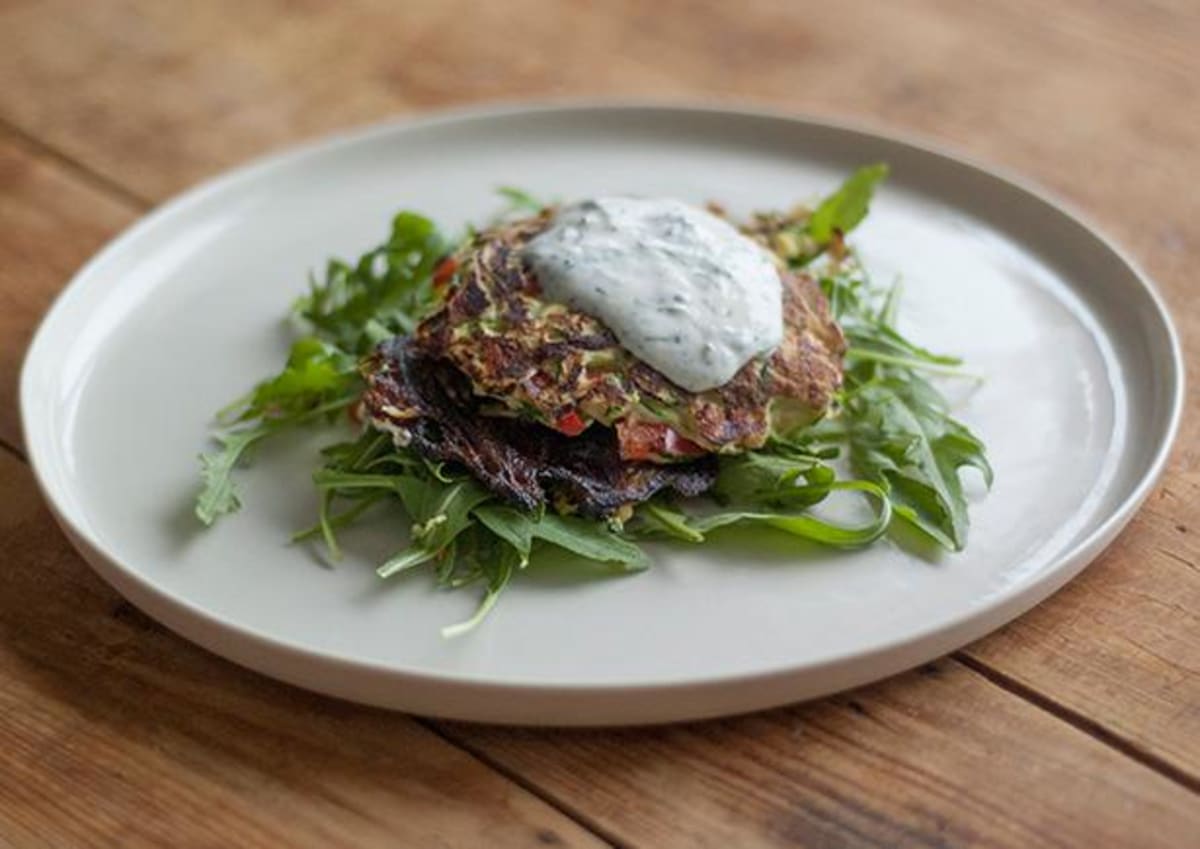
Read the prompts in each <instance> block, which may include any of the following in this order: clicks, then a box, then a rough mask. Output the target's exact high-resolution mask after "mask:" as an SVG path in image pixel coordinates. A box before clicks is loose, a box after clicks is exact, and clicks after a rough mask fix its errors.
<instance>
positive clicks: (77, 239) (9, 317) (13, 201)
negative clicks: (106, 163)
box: [0, 130, 133, 446]
mask: <svg viewBox="0 0 1200 849" xmlns="http://www.w3.org/2000/svg"><path fill="white" fill-rule="evenodd" d="M0 187H3V190H2V191H0V399H3V400H2V401H0V442H4V443H7V444H8V445H10V446H15V445H18V444H19V443H20V441H21V426H20V423H19V421H18V414H17V404H16V396H17V379H18V376H19V372H20V367H21V360H22V359H23V357H24V355H25V349H26V347H28V345H29V340H30V338H31V337H32V336H33V331H34V329H35V328H36V326H37V322H38V320H39V319H40V318H41V316H42V313H43V312H45V310H46V308H47V307H48V306H49V305H50V302H51V300H53V298H54V296H55V295H56V294H57V293H58V291H59V289H61V288H62V286H63V285H64V284H65V283H66V282H67V280H68V279H70V276H71V274H72V273H73V272H74V271H75V269H76V268H78V267H79V266H80V265H81V264H82V263H83V262H84V261H85V260H86V259H87V258H88V257H89V256H90V255H91V254H93V253H95V252H96V251H97V250H98V249H99V248H100V246H101V245H103V244H104V243H105V242H106V241H108V239H110V238H112V236H113V235H114V234H115V233H116V232H117V231H118V230H120V229H121V228H122V227H124V226H125V225H126V224H127V223H128V222H129V221H130V220H132V218H133V213H132V212H131V211H130V208H129V207H128V205H126V204H124V203H122V202H120V201H118V200H114V199H113V198H112V197H111V196H110V195H109V194H107V193H105V192H103V191H101V190H100V189H98V188H96V187H95V186H92V185H89V184H88V183H86V182H84V181H81V180H79V179H78V178H76V177H73V176H71V175H70V174H68V173H66V172H65V171H64V170H63V167H62V165H61V164H60V163H58V162H56V161H53V160H50V159H47V158H46V157H44V156H39V155H37V154H36V153H35V152H33V151H32V150H31V149H30V147H29V146H28V145H27V144H24V143H22V142H20V141H19V140H18V139H16V138H15V137H13V136H12V135H11V134H8V133H5V132H4V131H2V130H0Z"/></svg>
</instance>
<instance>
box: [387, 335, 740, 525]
mask: <svg viewBox="0 0 1200 849" xmlns="http://www.w3.org/2000/svg"><path fill="white" fill-rule="evenodd" d="M363 376H364V378H365V379H366V382H367V391H366V393H365V394H364V395H363V408H364V411H365V414H366V417H367V419H368V420H369V421H370V422H371V424H372V425H373V426H374V427H376V428H377V429H379V430H383V431H386V432H388V433H391V434H392V435H393V437H394V438H395V439H396V440H397V442H398V443H399V444H402V445H407V446H411V447H413V448H415V449H416V450H417V451H418V452H420V453H421V455H422V456H424V457H426V458H428V459H430V460H434V461H443V462H450V463H456V464H459V465H461V466H463V467H464V468H465V469H467V471H469V472H470V473H471V474H472V475H473V476H474V477H475V478H476V479H477V480H479V481H480V482H481V483H482V484H483V485H484V486H486V487H487V488H488V489H490V490H491V491H492V492H495V493H496V494H497V495H499V496H501V497H502V498H504V499H505V500H506V501H509V502H510V503H512V504H515V505H517V506H519V507H522V508H524V509H526V510H535V509H537V508H539V507H540V506H542V505H543V504H546V503H547V502H549V503H551V504H552V505H553V506H554V507H555V508H556V509H558V510H559V512H578V513H580V514H582V515H585V516H589V517H608V516H612V515H614V514H616V515H619V514H620V511H621V508H622V507H624V506H626V505H631V504H636V503H639V502H641V501H645V500H646V499H648V498H650V496H652V495H654V494H655V493H656V492H659V491H660V490H663V489H672V490H674V491H675V492H677V493H679V494H680V495H684V496H694V495H700V494H701V493H703V492H705V491H707V490H708V489H709V488H710V487H711V486H712V485H713V482H714V481H715V480H716V462H715V459H714V458H712V457H706V458H703V459H700V460H696V461H693V462H688V463H679V464H674V465H669V466H663V465H656V464H653V463H634V462H628V461H624V460H622V459H621V457H620V454H619V451H618V448H617V442H616V436H615V434H614V433H613V431H612V430H610V429H608V428H592V429H591V430H590V431H589V432H587V433H585V434H582V435H580V436H578V437H575V438H571V437H567V436H563V435H562V434H559V433H556V432H554V431H552V430H549V429H547V428H544V427H542V426H541V425H538V424H535V423H533V422H528V421H523V420H519V419H514V418H497V417H489V416H481V415H480V414H479V409H478V404H479V398H478V397H477V396H475V395H474V393H473V392H472V391H471V386H470V383H469V382H468V381H467V379H466V378H465V377H464V376H463V375H462V374H461V373H460V372H459V371H458V370H457V369H455V368H454V366H453V365H451V364H450V363H447V362H445V361H444V360H438V359H435V358H432V357H430V356H428V355H427V354H425V353H423V352H422V351H421V350H420V349H419V348H418V346H416V345H415V344H414V343H413V341H412V340H411V339H409V338H398V339H393V340H390V341H387V342H384V343H382V344H381V345H380V346H379V348H378V349H377V350H376V351H375V353H374V354H372V355H371V356H370V357H368V358H367V360H366V361H365V362H364V364H363Z"/></svg>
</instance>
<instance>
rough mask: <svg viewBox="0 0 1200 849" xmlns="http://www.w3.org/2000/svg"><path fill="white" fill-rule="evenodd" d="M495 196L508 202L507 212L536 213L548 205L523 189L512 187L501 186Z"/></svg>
mask: <svg viewBox="0 0 1200 849" xmlns="http://www.w3.org/2000/svg"><path fill="white" fill-rule="evenodd" d="M496 194H498V195H500V197H502V198H504V199H505V200H506V201H508V211H509V212H514V213H516V212H532V213H537V212H541V211H542V210H543V209H545V208H546V207H547V206H549V204H545V203H542V202H541V201H540V200H538V199H537V198H535V197H534V196H533V195H531V194H529V193H528V192H526V191H524V190H523V189H517V188H513V187H512V186H501V187H500V188H498V189H496Z"/></svg>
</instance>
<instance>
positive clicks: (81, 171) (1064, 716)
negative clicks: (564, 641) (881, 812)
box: [0, 116, 1200, 849]
mask: <svg viewBox="0 0 1200 849" xmlns="http://www.w3.org/2000/svg"><path fill="white" fill-rule="evenodd" d="M0 131H3V132H5V133H7V134H9V135H11V136H12V137H13V138H14V139H15V140H17V141H18V142H19V143H21V144H23V145H25V146H26V147H27V148H29V149H31V150H32V151H34V152H35V153H37V154H38V155H40V156H42V157H43V158H45V159H48V160H50V161H52V162H54V163H56V164H57V165H58V166H59V167H61V168H63V169H64V170H65V171H67V172H69V173H72V174H74V175H75V176H76V177H77V178H79V179H80V180H82V181H84V182H86V183H89V184H90V185H92V186H93V187H95V188H96V189H98V190H99V191H101V192H103V193H105V194H108V195H110V196H112V197H113V198H114V199H116V200H118V201H119V202H121V203H123V204H125V205H126V206H129V207H131V208H133V209H135V210H138V211H139V212H142V213H145V212H146V211H147V210H149V209H150V208H152V207H153V206H155V201H154V200H153V199H151V198H147V197H143V196H142V195H140V194H138V193H136V192H134V191H132V190H130V189H129V188H127V187H126V186H124V185H122V184H121V183H119V182H117V181H115V180H113V179H112V178H110V177H108V176H107V175H105V174H103V173H102V172H100V171H96V170H95V169H93V168H92V167H90V166H89V165H87V164H85V163H83V162H81V161H79V160H78V159H76V158H75V157H73V156H71V155H70V154H68V153H66V152H65V151H62V150H60V149H59V148H57V147H55V146H53V145H50V144H47V143H46V142H45V141H43V140H42V139H40V138H38V137H37V136H36V135H34V134H33V133H30V132H29V131H27V130H25V129H24V128H23V127H20V126H19V125H17V124H14V123H12V122H11V121H10V120H8V119H7V118H4V117H3V116H0ZM0 450H4V451H7V452H8V453H9V454H11V455H13V456H14V457H16V458H17V459H18V460H20V461H21V462H22V463H25V464H26V465H28V464H29V459H28V457H27V456H26V455H25V451H24V449H23V448H22V447H21V446H19V445H14V444H12V443H10V442H9V441H7V440H6V439H3V438H0ZM949 657H950V658H951V659H953V660H955V661H957V662H959V663H961V664H962V665H963V666H965V667H967V668H968V669H970V670H971V671H972V672H974V673H975V674H977V675H979V676H981V677H982V678H984V679H985V680H986V681H987V682H988V683H990V684H992V685H993V686H995V687H999V688H1000V689H1002V690H1004V691H1005V692H1007V693H1010V694H1011V695H1014V696H1016V697H1017V698H1020V699H1022V700H1023V701H1025V702H1028V703H1029V704H1031V705H1033V706H1034V707H1036V708H1038V709H1039V710H1041V711H1044V712H1045V713H1048V714H1050V715H1051V716H1053V717H1055V718H1056V719H1058V720H1059V721H1060V722H1063V723H1066V724H1067V725H1069V726H1071V727H1072V728H1074V729H1076V730H1078V731H1081V732H1083V733H1084V734H1086V735H1088V736H1089V737H1092V738H1093V739H1095V740H1097V741H1099V742H1100V743H1102V744H1104V745H1105V746H1108V747H1109V748H1111V749H1114V750H1116V751H1118V752H1120V753H1121V754H1122V755H1124V756H1125V757H1127V758H1129V759H1131V760H1133V761H1135V762H1137V763H1139V764H1141V765H1142V766H1144V767H1146V768H1147V769H1150V770H1152V771H1154V772H1156V773H1158V774H1159V775H1161V776H1163V777H1164V778H1167V779H1168V780H1170V781H1173V782H1175V783H1176V784H1178V785H1180V786H1181V787H1184V788H1185V789H1187V790H1190V791H1191V792H1193V793H1197V794H1200V776H1194V775H1191V774H1190V773H1188V772H1187V771H1185V770H1183V769H1180V768H1179V767H1177V766H1175V765H1174V764H1172V763H1170V762H1169V761H1167V760H1164V759H1163V758H1160V757H1158V756H1157V755H1154V754H1153V753H1151V752H1149V751H1146V750H1145V749H1142V748H1140V747H1139V746H1138V744H1137V743H1135V742H1134V741H1132V740H1129V739H1127V738H1125V737H1122V736H1121V735H1119V734H1117V733H1116V732H1114V731H1112V730H1111V729H1109V728H1107V727H1105V726H1104V725H1103V724H1101V723H1100V722H1097V721H1096V720H1094V719H1091V718H1090V717H1088V716H1086V715H1084V714H1082V713H1080V712H1079V711H1077V710H1074V709H1072V708H1069V707H1067V706H1066V705H1064V704H1062V703H1061V702H1058V701H1056V700H1054V699H1052V698H1050V697H1049V696H1047V695H1046V694H1044V693H1042V692H1040V691H1038V690H1035V689H1033V688H1032V687H1030V686H1028V685H1026V684H1023V683H1021V682H1020V681H1018V680H1017V679H1015V678H1013V677H1012V676H1010V675H1008V674H1006V673H1004V672H1002V671H1000V670H999V669H996V668H995V667H992V666H990V665H988V664H987V663H985V662H983V661H981V660H979V659H977V658H975V657H972V656H971V655H970V654H968V653H967V652H966V651H964V650H959V651H956V652H953V653H951V654H950V655H949ZM412 718H413V719H414V720H415V721H416V722H418V723H419V724H421V725H422V726H424V727H425V728H427V729H428V730H430V731H431V732H433V733H434V734H436V735H437V736H438V737H440V738H441V739H443V740H445V741H446V742H448V743H450V744H451V745H453V746H455V747H457V748H459V749H461V750H462V751H464V752H466V753H467V754H468V755H470V756H471V757H473V758H475V759H476V760H478V761H479V762H480V763H482V764H484V765H485V766H487V767H488V768H489V769H491V770H493V771H494V772H496V773H498V774H499V775H501V776H502V777H504V778H505V779H507V780H508V781H510V782H512V783H513V784H515V785H517V786H518V787H520V788H521V789H522V790H524V791H526V792H527V793H531V794H533V795H535V796H537V797H538V798H539V799H541V800H542V801H543V802H545V803H546V804H548V805H550V806H551V807H553V808H554V809H555V810H557V811H558V812H559V813H561V814H563V815H564V816H566V817H567V818H568V819H571V820H572V821H574V822H575V823H577V824H578V825H580V826H581V827H582V828H584V829H586V830H588V831H590V832H591V833H592V834H594V835H596V836H597V837H598V838H599V839H601V840H604V841H605V842H607V843H608V844H610V845H611V846H613V847H616V849H626V847H627V846H628V844H626V843H625V842H624V841H622V840H620V839H619V838H618V837H617V836H616V835H614V834H612V833H611V832H609V831H608V830H607V829H605V828H604V827H603V826H601V825H600V824H599V823H597V822H596V821H594V820H593V819H592V818H590V817H588V816H587V815H586V814H584V813H583V812H582V811H580V810H578V809H577V808H575V807H573V806H572V805H570V804H568V803H567V802H565V801H563V800H561V799H558V798H556V797H555V796H553V795H552V794H550V793H548V792H547V791H545V790H543V789H542V788H541V787H540V786H539V785H538V784H537V783H536V782H533V781H531V780H529V779H528V778H526V777H525V776H523V775H521V774H520V773H517V772H514V771H513V770H511V769H509V768H508V767H506V766H504V765H503V764H502V763H500V762H498V761H497V760H496V759H494V758H492V757H491V756H489V755H488V754H487V753H486V752H484V751H483V750H481V749H480V748H478V747H476V746H474V745H471V744H470V743H466V742H464V741H462V740H460V739H457V738H456V737H454V736H453V735H451V734H449V733H447V732H446V731H445V730H444V729H443V728H442V727H441V726H440V725H439V724H438V723H437V722H436V721H434V720H430V719H426V718H423V717H416V716H414V717H412Z"/></svg>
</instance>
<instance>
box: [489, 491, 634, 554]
mask: <svg viewBox="0 0 1200 849" xmlns="http://www.w3.org/2000/svg"><path fill="white" fill-rule="evenodd" d="M475 515H476V516H477V517H478V518H479V521H480V522H481V523H482V524H483V525H484V526H485V527H487V528H488V529H489V530H491V531H492V532H493V533H495V534H496V535H497V536H498V537H500V538H501V539H503V540H505V541H506V542H507V543H508V544H509V545H510V546H512V548H513V549H514V550H515V551H516V552H517V553H518V555H519V556H520V558H521V560H522V561H523V562H528V559H529V551H530V548H531V546H532V542H533V540H534V539H540V540H544V541H545V542H548V543H551V544H552V545H557V546H558V547H559V548H565V549H566V550H567V551H571V552H574V553H575V554H578V555H580V556H582V557H586V558H588V559H589V560H598V561H600V562H602V563H609V564H613V565H617V566H620V567H622V568H623V569H624V570H627V571H639V570H642V569H645V568H647V567H648V566H649V565H650V560H649V558H648V557H647V556H646V553H645V552H644V551H642V549H641V548H639V547H638V546H637V545H635V544H634V543H632V542H630V541H629V540H627V539H625V538H623V537H621V536H619V535H618V534H617V533H615V532H614V531H613V530H611V529H610V528H609V527H608V526H607V525H605V524H604V523H603V522H601V521H597V520H594V519H581V518H579V517H577V516H559V515H557V514H555V513H546V514H545V515H543V516H541V517H540V518H539V517H536V516H530V515H527V514H525V513H521V512H519V511H517V510H514V509H513V508H511V507H501V506H499V505H492V504H489V505H487V506H485V507H481V508H479V509H477V510H476V511H475Z"/></svg>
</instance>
